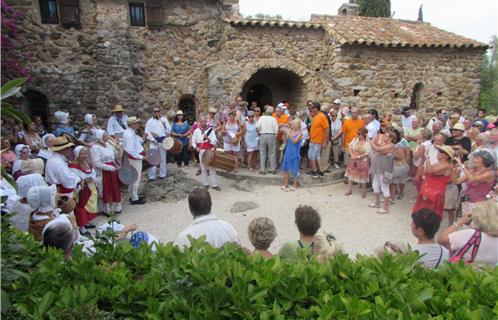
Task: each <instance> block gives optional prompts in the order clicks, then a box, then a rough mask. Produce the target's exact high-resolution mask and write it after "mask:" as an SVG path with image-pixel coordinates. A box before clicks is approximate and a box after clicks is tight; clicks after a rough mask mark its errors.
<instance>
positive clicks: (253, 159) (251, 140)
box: [244, 110, 259, 171]
mask: <svg viewBox="0 0 498 320" xmlns="http://www.w3.org/2000/svg"><path fill="white" fill-rule="evenodd" d="M256 124H257V122H256V120H255V118H254V111H252V110H249V111H248V112H247V120H246V122H245V126H244V127H245V130H246V133H245V135H244V138H245V142H246V148H247V150H246V151H247V167H248V168H249V170H250V171H256V170H257V165H258V163H257V153H258V144H259V137H258V132H257V130H256Z"/></svg>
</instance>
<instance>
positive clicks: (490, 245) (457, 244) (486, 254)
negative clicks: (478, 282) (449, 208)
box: [448, 229, 498, 267]
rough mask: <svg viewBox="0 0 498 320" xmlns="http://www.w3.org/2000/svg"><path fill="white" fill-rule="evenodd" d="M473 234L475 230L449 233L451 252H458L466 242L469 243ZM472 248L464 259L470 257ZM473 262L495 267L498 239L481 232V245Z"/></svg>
mask: <svg viewBox="0 0 498 320" xmlns="http://www.w3.org/2000/svg"><path fill="white" fill-rule="evenodd" d="M474 232H475V229H464V230H459V231H456V232H453V233H450V234H449V235H448V237H449V239H450V248H451V250H452V251H458V250H460V249H461V248H462V247H463V246H464V245H465V244H466V243H467V241H469V239H470V237H472V235H473V234H474ZM472 248H473V247H472ZM472 248H471V249H469V251H467V254H466V255H465V259H467V258H470V257H471V255H472ZM474 261H475V262H482V263H486V264H489V265H491V266H493V267H494V266H496V264H497V263H498V237H491V236H489V235H487V234H486V233H484V232H481V244H480V245H479V249H478V250H477V255H476V258H475V260H474Z"/></svg>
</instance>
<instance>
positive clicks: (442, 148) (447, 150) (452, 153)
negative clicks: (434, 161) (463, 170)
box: [436, 146, 455, 160]
mask: <svg viewBox="0 0 498 320" xmlns="http://www.w3.org/2000/svg"><path fill="white" fill-rule="evenodd" d="M436 149H438V150H439V151H441V152H444V153H446V154H447V155H448V157H450V160H453V158H455V151H454V150H453V149H452V148H451V147H450V146H436Z"/></svg>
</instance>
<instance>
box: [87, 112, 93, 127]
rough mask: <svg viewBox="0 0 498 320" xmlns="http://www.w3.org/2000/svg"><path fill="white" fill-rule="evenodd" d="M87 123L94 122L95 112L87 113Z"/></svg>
mask: <svg viewBox="0 0 498 320" xmlns="http://www.w3.org/2000/svg"><path fill="white" fill-rule="evenodd" d="M85 123H86V124H89V125H92V124H93V114H91V113H87V114H85Z"/></svg>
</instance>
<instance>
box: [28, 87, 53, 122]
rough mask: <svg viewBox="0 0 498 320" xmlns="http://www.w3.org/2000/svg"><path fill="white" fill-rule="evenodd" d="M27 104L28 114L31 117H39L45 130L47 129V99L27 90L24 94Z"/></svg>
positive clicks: (37, 92) (36, 92)
mask: <svg viewBox="0 0 498 320" xmlns="http://www.w3.org/2000/svg"><path fill="white" fill-rule="evenodd" d="M24 97H25V98H26V101H27V103H28V113H29V115H30V116H31V117H34V116H39V117H40V118H41V119H42V122H43V124H44V125H45V128H48V125H49V124H50V123H49V119H48V117H49V115H50V112H49V110H48V98H47V96H45V95H44V94H43V93H41V92H39V91H36V90H28V91H26V92H25V93H24Z"/></svg>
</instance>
